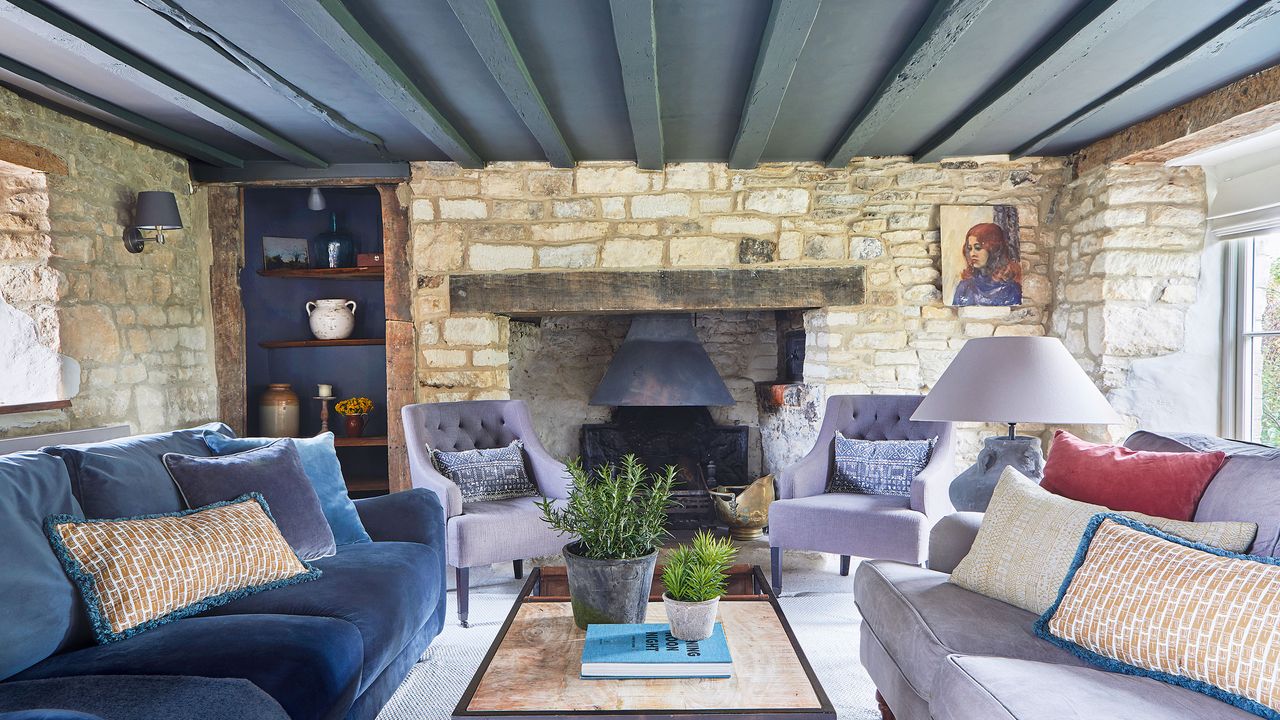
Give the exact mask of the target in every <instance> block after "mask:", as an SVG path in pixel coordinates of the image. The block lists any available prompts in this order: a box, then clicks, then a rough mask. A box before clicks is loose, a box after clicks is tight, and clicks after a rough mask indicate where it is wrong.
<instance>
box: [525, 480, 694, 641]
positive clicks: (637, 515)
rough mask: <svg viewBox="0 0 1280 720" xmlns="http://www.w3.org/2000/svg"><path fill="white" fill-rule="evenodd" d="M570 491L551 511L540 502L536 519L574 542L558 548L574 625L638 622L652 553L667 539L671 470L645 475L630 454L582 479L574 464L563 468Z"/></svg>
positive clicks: (649, 579) (547, 504) (654, 557)
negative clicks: (566, 576)
mask: <svg viewBox="0 0 1280 720" xmlns="http://www.w3.org/2000/svg"><path fill="white" fill-rule="evenodd" d="M569 475H570V476H571V477H572V478H573V486H572V487H571V488H570V490H569V497H568V499H567V500H565V501H564V504H563V505H562V506H559V507H557V506H556V505H555V504H554V503H553V502H552V501H551V500H550V499H547V498H543V499H542V500H541V501H540V502H539V503H538V505H539V507H541V508H542V519H543V521H545V522H546V523H547V524H548V525H550V526H551V527H552V528H554V529H555V530H556V531H558V532H559V533H560V534H561V535H570V536H574V537H577V538H578V539H577V540H576V541H575V542H572V543H569V544H568V545H565V547H564V560H565V566H566V567H567V568H568V574H569V599H570V602H571V604H572V605H573V621H574V622H575V623H576V624H577V626H578V627H580V628H583V629H585V628H586V627H587V625H589V624H601V623H641V622H644V614H645V609H646V607H647V605H648V603H649V591H650V588H651V587H652V586H653V569H654V564H655V563H656V561H657V559H658V547H659V546H660V545H662V541H663V539H664V538H666V536H667V534H668V533H667V509H668V508H669V507H670V505H671V502H672V501H671V488H672V486H673V485H674V484H675V478H676V469H675V468H674V467H670V466H668V467H667V468H666V469H664V470H663V471H662V472H660V473H650V472H649V471H648V469H646V468H645V466H644V464H643V463H641V462H640V460H639V458H637V457H636V456H635V455H627V456H625V457H623V458H622V465H621V467H616V466H614V465H612V464H610V465H605V466H601V467H598V468H596V470H595V472H594V473H588V472H587V471H586V469H585V468H583V467H582V462H581V460H575V461H572V462H570V463H569Z"/></svg>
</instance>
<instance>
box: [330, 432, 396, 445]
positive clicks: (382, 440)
mask: <svg viewBox="0 0 1280 720" xmlns="http://www.w3.org/2000/svg"><path fill="white" fill-rule="evenodd" d="M333 444H334V446H335V447H386V446H387V436H386V435H383V436H381V437H354V438H353V437H336V438H334V439H333Z"/></svg>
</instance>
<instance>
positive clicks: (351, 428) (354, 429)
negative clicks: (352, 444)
mask: <svg viewBox="0 0 1280 720" xmlns="http://www.w3.org/2000/svg"><path fill="white" fill-rule="evenodd" d="M368 419H369V416H368V415H344V416H343V422H344V423H345V424H346V430H347V433H346V434H347V437H349V438H358V437H360V436H361V435H362V434H363V433H364V423H365V421H366V420H368Z"/></svg>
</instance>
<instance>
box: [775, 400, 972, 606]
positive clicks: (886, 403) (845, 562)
mask: <svg viewBox="0 0 1280 720" xmlns="http://www.w3.org/2000/svg"><path fill="white" fill-rule="evenodd" d="M923 399H924V397H923V396H919V395H833V396H831V397H829V398H827V412H826V415H825V416H824V417H823V419H822V427H821V428H819V430H818V439H817V441H816V442H815V443H814V446H813V449H812V450H810V451H809V454H808V455H805V456H804V457H803V458H801V459H800V460H799V461H798V462H796V463H795V464H794V465H792V466H790V467H788V468H786V469H784V470H782V471H780V472H779V473H778V474H777V478H776V484H777V491H778V499H777V500H775V501H774V503H773V504H772V505H771V506H769V551H770V560H771V565H772V567H771V570H772V575H773V587H774V590H775V591H776V592H782V551H783V549H784V548H790V549H793V550H817V551H819V552H829V553H835V554H838V555H839V556H840V574H841V575H848V574H849V558H850V556H852V555H857V556H859V557H868V558H878V559H884V560H900V561H902V562H908V563H912V564H914V565H919V564H921V563H923V562H924V561H925V559H926V557H927V556H928V547H929V530H930V528H932V527H933V523H935V522H936V521H938V520H939V519H941V518H942V517H944V516H945V515H947V514H949V513H951V512H954V510H955V509H954V508H953V507H952V505H951V498H950V496H949V494H948V492H947V491H948V488H949V487H950V485H951V480H952V479H953V478H955V476H956V471H955V438H954V436H953V434H952V427H951V423H947V422H915V421H912V420H911V414H912V413H913V412H915V409H916V406H918V405H919V404H920V401H921V400H923ZM837 431H839V432H840V433H842V434H843V435H844V436H845V437H848V438H857V439H860V440H927V439H929V438H933V437H936V438H938V443H937V445H935V446H934V449H933V455H932V456H931V457H930V459H929V464H928V465H927V466H925V469H924V470H923V471H922V472H921V473H920V474H919V475H918V476H916V479H915V482H914V483H912V485H911V497H909V498H908V497H895V496H889V495H860V494H854V493H831V494H824V490H826V486H827V478H828V477H830V475H831V466H832V441H833V440H834V439H835V435H836V432H837Z"/></svg>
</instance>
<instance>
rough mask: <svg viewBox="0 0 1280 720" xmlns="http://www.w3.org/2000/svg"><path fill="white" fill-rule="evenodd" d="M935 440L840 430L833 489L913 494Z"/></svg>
mask: <svg viewBox="0 0 1280 720" xmlns="http://www.w3.org/2000/svg"><path fill="white" fill-rule="evenodd" d="M937 442H938V439H937V438H933V439H931V440H855V439H852V438H847V437H845V436H844V435H842V434H840V433H836V437H835V440H833V441H832V443H833V444H834V446H835V450H834V455H835V465H834V470H833V471H832V473H831V479H830V480H828V481H827V492H829V493H865V494H867V495H898V496H902V497H911V483H912V482H914V481H915V479H916V475H919V474H920V471H921V470H924V466H925V465H928V464H929V456H930V455H932V454H933V446H934V444H935V443H937Z"/></svg>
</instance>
